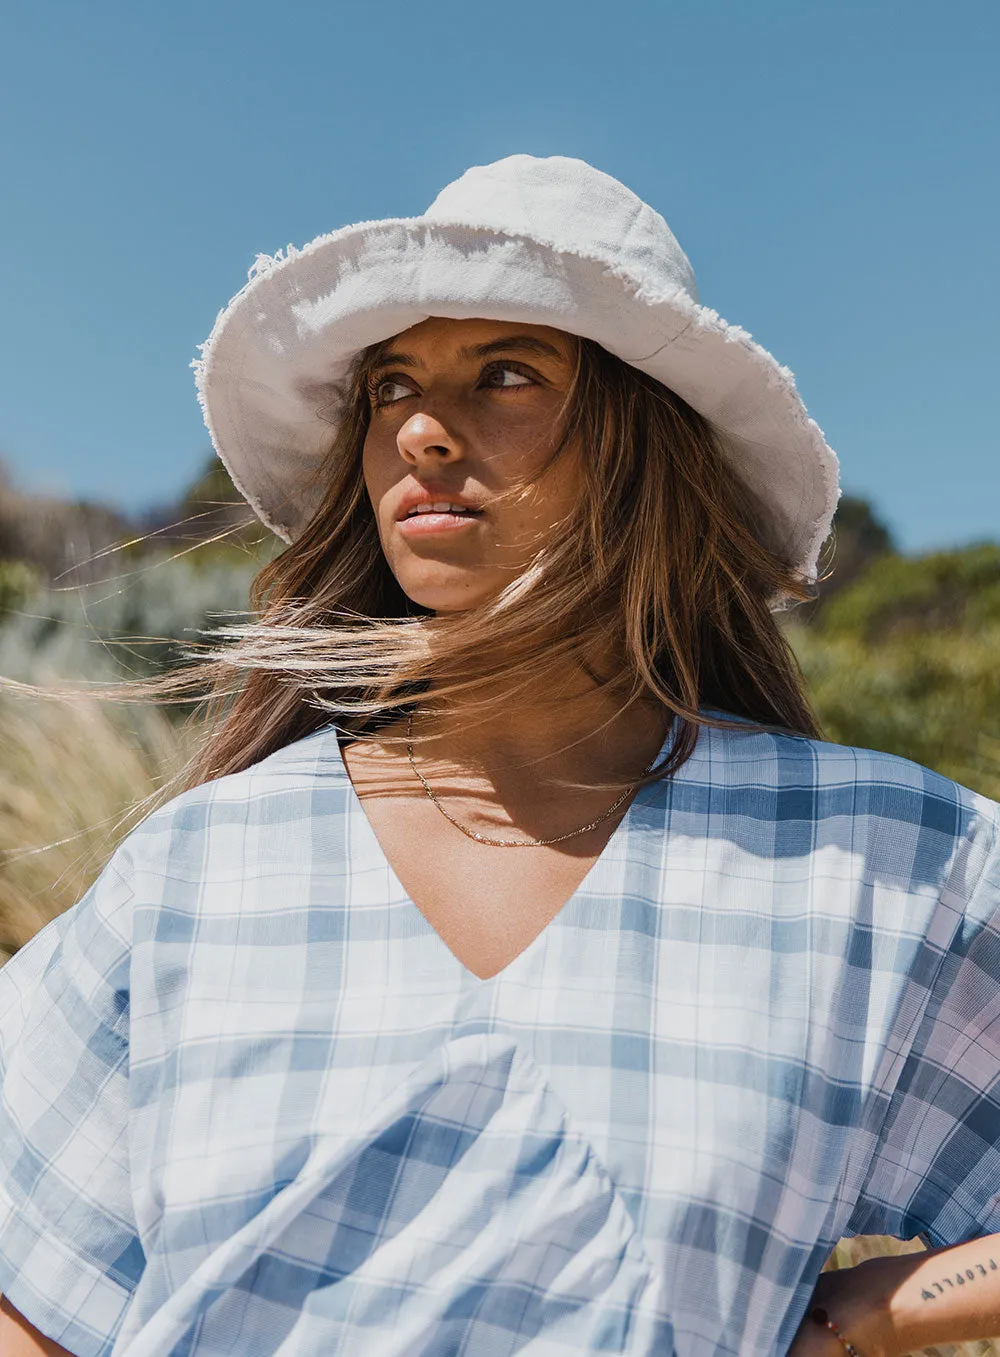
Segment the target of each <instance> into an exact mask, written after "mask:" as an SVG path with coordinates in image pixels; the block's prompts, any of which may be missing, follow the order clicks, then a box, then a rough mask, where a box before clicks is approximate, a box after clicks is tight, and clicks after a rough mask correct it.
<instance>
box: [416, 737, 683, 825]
mask: <svg viewBox="0 0 1000 1357" xmlns="http://www.w3.org/2000/svg"><path fill="white" fill-rule="evenodd" d="M412 736H413V713H412V712H410V714H409V717H408V719H407V722H406V753H407V757H408V758H409V760H410V767H411V768H412V769H413V771H414V772H415V773H416V775H417V777H418V778H419V779H420V782H421V785H422V786H423V789H424V791H425V792H426V793H427V795H428V796H429V797H430V799H431V800H432V801H433V802H434V804H435V806H437V808H438V810H439V811H440V812H441V814H442V815H443V816H444V818H445V819H446V820H450V821H451V823H452V824H453V825H454V826H455V828H456V829H460V830H461V831H462V833H463V834H464V835H465V836H466V838H469V839H475V841H476V843H486V844H489V845H490V847H491V848H544V847H546V846H547V845H548V844H551V843H562V841H563V840H564V839H574V838H576V836H577V835H578V834H586V833H587V831H588V830H591V829H596V828H597V826H598V825H599V824H603V823H604V821H605V820H607V819H608V818H609V816H612V815H614V813H615V811H616V810H617V809H618V807H619V806H620V805H621V804H622V803H623V802H624V801H625V800H626V799H627V798H628V797H629V796H630V795H631V794H632V792H633V791H634V788H633V787H627V788H626V789H625V791H623V792H622V794H621V796H619V797H618V798H617V799H616V800H615V801H614V802H613V803H612V804H611V805H610V806H609V807H608V808H607V810H606V811H605V812H604V814H603V815H599V816H598V817H597V819H596V820H591V822H590V824H589V825H583V826H582V827H581V828H580V829H571V830H570V832H569V833H568V834H559V835H557V836H556V837H555V838H554V839H489V838H487V837H486V835H485V834H477V833H476V831H475V830H474V829H467V828H466V826H465V825H463V824H460V823H459V821H458V820H456V819H455V817H454V815H452V814H450V813H449V812H448V811H446V810H445V808H444V806H443V805H442V804H441V802H440V801H439V800H438V798H437V796H436V794H435V792H434V789H433V787H431V785H430V783H429V782H428V781H427V779H426V778H425V777H424V775H423V773H422V772H421V771H420V769H419V768H418V767H417V765H416V764H415V763H414V761H413V744H412ZM658 752H659V751H657V754H658ZM656 757H657V756H656V755H654V757H653V762H652V763H650V764H649V765H648V766H647V767H646V768H644V769H643V771H642V776H643V777H645V776H646V774H647V773H649V772H651V771H652V768H653V764H655V763H656Z"/></svg>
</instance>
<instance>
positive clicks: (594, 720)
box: [413, 666, 668, 782]
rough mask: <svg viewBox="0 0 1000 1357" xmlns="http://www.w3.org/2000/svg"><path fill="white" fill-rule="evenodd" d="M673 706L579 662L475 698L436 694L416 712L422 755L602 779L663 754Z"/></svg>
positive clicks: (491, 768)
mask: <svg viewBox="0 0 1000 1357" xmlns="http://www.w3.org/2000/svg"><path fill="white" fill-rule="evenodd" d="M667 729H668V713H667V712H666V711H665V710H664V708H663V707H662V706H661V705H660V704H659V703H655V702H652V701H650V700H646V699H633V700H631V701H629V700H628V699H627V696H626V695H624V694H623V693H622V691H621V688H620V687H618V686H617V685H615V684H612V683H602V682H601V681H600V679H599V678H597V676H596V674H595V673H594V671H593V670H592V669H591V670H585V669H584V668H582V667H578V666H574V668H573V670H572V671H571V672H567V673H566V675H565V677H564V679H563V681H562V682H558V681H556V682H554V681H553V676H552V675H551V674H549V675H546V677H545V681H544V683H539V684H528V685H522V684H519V685H518V688H517V691H516V692H513V691H511V689H510V688H509V687H505V686H503V685H501V684H498V685H497V686H496V687H495V688H493V689H492V690H487V691H486V692H482V690H481V691H480V694H479V695H478V696H477V698H476V701H475V704H474V706H471V705H470V704H468V703H463V702H462V700H461V699H460V698H459V699H457V700H454V699H442V700H438V701H435V700H433V699H432V700H431V702H430V703H429V711H428V710H427V709H426V708H425V714H422V715H418V716H417V717H415V719H414V722H413V734H414V737H415V738H417V739H418V740H419V746H420V752H421V754H422V756H424V757H427V758H432V759H434V760H441V761H445V762H448V763H450V764H452V765H453V766H456V767H459V768H463V769H466V770H470V771H472V770H475V771H480V772H484V773H486V774H487V775H489V776H491V777H492V778H497V777H500V778H503V777H504V776H505V775H516V774H517V772H518V771H521V772H522V775H530V776H535V777H537V778H538V779H539V780H541V781H545V780H547V779H549V778H552V777H555V778H560V779H562V778H568V779H574V778H577V777H582V778H584V779H585V780H586V781H590V782H595V781H597V782H599V781H601V780H602V779H632V778H635V777H637V776H639V774H640V773H641V771H642V770H643V769H644V768H645V767H646V766H647V765H648V764H649V763H650V762H651V761H652V760H653V759H654V758H655V757H656V755H657V753H658V752H659V750H660V747H661V745H662V743H663V740H664V739H665V737H666V733H667Z"/></svg>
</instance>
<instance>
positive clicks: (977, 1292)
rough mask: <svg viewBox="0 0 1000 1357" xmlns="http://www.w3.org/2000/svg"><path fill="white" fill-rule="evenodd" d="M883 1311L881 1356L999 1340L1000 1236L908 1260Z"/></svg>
mask: <svg viewBox="0 0 1000 1357" xmlns="http://www.w3.org/2000/svg"><path fill="white" fill-rule="evenodd" d="M894 1261H895V1262H898V1263H899V1264H901V1265H902V1267H901V1269H900V1276H899V1279H898V1281H896V1282H895V1284H894V1285H891V1286H890V1288H889V1291H888V1295H887V1296H886V1298H885V1303H884V1305H883V1307H881V1308H882V1316H881V1317H882V1321H883V1324H884V1326H885V1327H884V1338H883V1342H884V1345H885V1347H884V1350H885V1352H886V1357H890V1355H891V1354H902V1353H910V1352H918V1351H919V1350H920V1349H922V1348H926V1347H931V1346H933V1345H935V1344H938V1343H961V1342H970V1341H973V1340H975V1339H977V1338H996V1337H998V1336H1000V1235H988V1236H986V1237H985V1238H984V1239H973V1240H970V1241H969V1242H968V1243H965V1244H956V1245H953V1246H951V1247H950V1248H943V1249H932V1250H929V1251H928V1252H927V1253H917V1254H908V1255H906V1256H905V1257H903V1258H900V1259H897V1260H894Z"/></svg>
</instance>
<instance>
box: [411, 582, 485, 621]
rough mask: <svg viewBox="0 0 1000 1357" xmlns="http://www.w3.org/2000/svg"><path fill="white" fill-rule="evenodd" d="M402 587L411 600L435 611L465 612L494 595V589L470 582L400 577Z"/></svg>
mask: <svg viewBox="0 0 1000 1357" xmlns="http://www.w3.org/2000/svg"><path fill="white" fill-rule="evenodd" d="M397 579H398V580H399V585H400V588H401V589H402V590H403V593H404V594H405V595H406V597H407V598H408V599H410V601H411V602H413V603H416V604H417V605H418V606H419V607H421V608H428V609H430V611H431V612H434V613H464V612H468V611H469V609H470V608H476V607H478V606H479V605H480V604H482V603H486V602H487V601H488V600H489V599H490V598H492V597H493V594H494V592H495V591H494V590H490V589H483V588H482V587H479V588H472V587H470V585H469V583H468V582H464V583H460V582H456V581H451V582H448V583H445V582H443V581H434V582H433V583H432V582H430V581H428V580H420V581H417V580H407V579H405V578H403V579H399V577H398V576H397ZM477 583H478V581H477Z"/></svg>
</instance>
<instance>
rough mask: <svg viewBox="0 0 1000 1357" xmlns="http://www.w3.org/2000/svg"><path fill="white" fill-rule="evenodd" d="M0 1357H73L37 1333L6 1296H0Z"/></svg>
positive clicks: (49, 1339)
mask: <svg viewBox="0 0 1000 1357" xmlns="http://www.w3.org/2000/svg"><path fill="white" fill-rule="evenodd" d="M0 1357H73V1354H72V1353H70V1352H68V1351H67V1350H66V1348H61V1347H60V1346H59V1344H58V1343H53V1341H52V1339H51V1338H46V1337H45V1335H44V1334H41V1333H39V1332H38V1330H37V1329H36V1328H35V1327H34V1326H33V1325H32V1324H29V1323H28V1321H27V1320H26V1319H25V1317H24V1315H22V1314H19V1313H18V1312H17V1310H15V1309H14V1307H13V1305H11V1304H10V1303H9V1301H8V1300H7V1298H6V1296H0Z"/></svg>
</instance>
